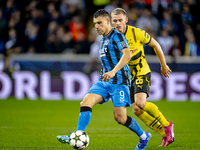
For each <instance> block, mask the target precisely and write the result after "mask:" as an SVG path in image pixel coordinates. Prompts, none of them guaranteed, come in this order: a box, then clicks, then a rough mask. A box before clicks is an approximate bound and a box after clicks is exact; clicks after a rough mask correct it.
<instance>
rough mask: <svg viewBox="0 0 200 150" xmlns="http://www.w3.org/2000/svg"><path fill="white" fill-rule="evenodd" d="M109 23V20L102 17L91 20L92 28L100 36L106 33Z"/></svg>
mask: <svg viewBox="0 0 200 150" xmlns="http://www.w3.org/2000/svg"><path fill="white" fill-rule="evenodd" d="M109 22H110V20H109V19H107V18H105V17H102V16H99V17H97V18H94V19H93V23H94V27H95V29H96V30H97V32H98V34H100V35H105V34H106V33H107V31H108V28H109V25H110V24H109Z"/></svg>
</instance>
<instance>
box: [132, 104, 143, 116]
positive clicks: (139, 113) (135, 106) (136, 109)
mask: <svg viewBox="0 0 200 150" xmlns="http://www.w3.org/2000/svg"><path fill="white" fill-rule="evenodd" d="M132 109H133V112H134V114H135V115H136V116H140V115H141V114H142V110H141V109H140V108H139V107H138V106H137V105H134V106H133V107H132Z"/></svg>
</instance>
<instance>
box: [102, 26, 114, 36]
mask: <svg viewBox="0 0 200 150" xmlns="http://www.w3.org/2000/svg"><path fill="white" fill-rule="evenodd" d="M111 31H112V27H111V26H110V27H109V28H108V30H107V31H106V32H105V33H104V34H103V37H105V36H107V35H108V34H109V33H110V32H111Z"/></svg>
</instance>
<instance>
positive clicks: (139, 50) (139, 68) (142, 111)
mask: <svg viewBox="0 0 200 150" xmlns="http://www.w3.org/2000/svg"><path fill="white" fill-rule="evenodd" d="M111 22H112V24H113V26H114V28H115V29H116V30H118V31H119V32H121V33H123V34H124V35H125V37H126V39H127V40H128V45H129V48H130V51H131V54H132V58H131V60H130V61H129V63H128V64H129V69H130V71H131V74H132V77H131V91H130V95H131V103H132V104H131V106H132V109H133V112H134V113H135V115H136V116H138V117H139V118H140V119H141V120H142V121H143V122H144V123H145V124H146V125H147V126H148V127H150V128H151V129H153V130H154V131H156V132H157V133H159V134H160V135H161V136H162V137H163V138H162V144H161V145H160V146H167V145H169V144H170V143H172V142H174V125H173V124H172V123H171V122H169V121H168V120H166V119H165V117H164V116H163V114H162V113H161V112H160V111H159V110H158V107H157V106H156V105H155V104H153V103H151V102H147V101H146V99H147V97H148V96H149V90H150V79H151V70H150V68H149V65H148V64H147V61H146V59H145V54H144V48H143V43H144V44H147V45H149V46H151V47H152V48H153V49H154V51H155V53H156V55H157V56H158V58H159V60H160V64H161V73H162V74H163V75H164V76H165V77H168V78H169V75H170V72H171V70H170V69H169V67H168V66H167V64H166V61H165V57H164V54H163V52H162V49H161V47H160V45H159V44H158V42H157V41H156V40H155V39H154V38H153V37H151V36H150V35H149V34H148V33H147V32H145V31H144V30H141V29H140V28H136V27H133V26H129V25H127V24H126V23H127V22H128V17H127V15H126V11H125V10H124V9H122V8H116V9H114V10H113V11H112V12H111Z"/></svg>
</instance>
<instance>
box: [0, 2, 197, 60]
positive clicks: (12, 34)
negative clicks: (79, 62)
mask: <svg viewBox="0 0 200 150" xmlns="http://www.w3.org/2000/svg"><path fill="white" fill-rule="evenodd" d="M117 7H122V8H124V9H125V10H126V12H127V14H128V17H129V22H128V24H129V25H133V26H136V27H139V28H141V29H144V30H146V32H148V33H149V34H150V35H151V36H152V37H154V38H155V39H156V40H157V41H158V42H159V43H160V45H161V47H162V49H163V52H164V54H165V55H172V56H181V55H185V56H198V55H200V17H199V16H198V15H199V12H200V2H199V0H0V53H2V54H4V55H5V56H9V55H10V54H13V53H16V54H18V53H31V54H32V53H73V54H82V53H83V54H90V55H91V57H94V58H95V56H96V55H98V54H97V53H98V45H99V36H98V35H97V33H96V31H95V29H94V27H93V22H92V19H93V14H94V13H95V12H96V10H98V9H100V8H104V9H106V10H107V11H108V12H111V11H112V10H113V9H115V8H117ZM144 48H145V53H146V54H149V55H155V53H154V51H153V49H152V48H151V47H149V46H146V45H144ZM96 52H97V53H96Z"/></svg>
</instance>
